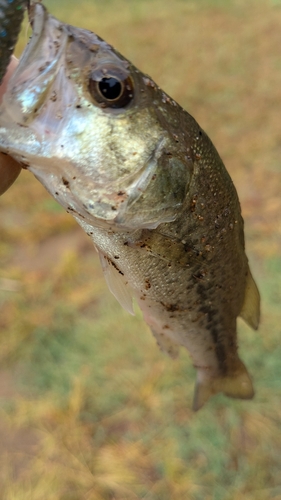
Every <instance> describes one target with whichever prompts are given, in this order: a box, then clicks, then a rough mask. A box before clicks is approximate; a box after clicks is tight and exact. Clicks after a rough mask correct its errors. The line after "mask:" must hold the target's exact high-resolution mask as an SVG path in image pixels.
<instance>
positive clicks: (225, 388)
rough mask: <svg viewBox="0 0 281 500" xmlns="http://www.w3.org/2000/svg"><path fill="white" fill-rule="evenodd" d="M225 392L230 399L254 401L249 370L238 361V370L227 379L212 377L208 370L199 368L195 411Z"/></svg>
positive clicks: (194, 403)
mask: <svg viewBox="0 0 281 500" xmlns="http://www.w3.org/2000/svg"><path fill="white" fill-rule="evenodd" d="M219 392H223V393H224V394H225V395H226V396H228V397H230V398H237V399H252V398H253V396H254V388H253V384H252V381H251V379H250V376H249V374H248V371H247V368H246V367H245V365H244V364H243V363H242V361H240V359H238V360H237V369H236V370H235V372H234V374H233V375H228V376H226V377H210V374H209V372H208V371H207V370H206V369H203V368H199V369H198V371H197V380H196V386H195V392H194V398H193V410H194V411H197V410H199V409H200V408H202V406H203V405H204V404H205V403H206V401H208V399H209V398H210V397H211V396H213V395H214V394H217V393H219Z"/></svg>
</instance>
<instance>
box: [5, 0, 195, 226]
mask: <svg viewBox="0 0 281 500" xmlns="http://www.w3.org/2000/svg"><path fill="white" fill-rule="evenodd" d="M177 106H178V105H176V103H174V101H171V100H170V99H169V98H168V97H167V96H166V95H165V94H164V93H163V92H162V91H161V89H159V88H158V87H157V86H156V85H155V84H154V82H153V81H152V80H151V79H150V78H149V77H147V76H146V75H144V74H143V73H141V72H140V71H138V70H137V69H136V68H135V67H134V66H133V65H132V64H131V63H130V62H129V61H128V60H127V59H125V58H124V57H123V56H121V55H120V54H119V53H118V52H116V51H115V50H114V49H113V48H112V47H111V46H110V45H109V44H108V43H106V42H105V41H103V40H102V39H101V38H99V37H98V36H97V35H96V34H94V33H92V32H90V31H87V30H84V29H80V28H76V27H73V26H70V25H67V24H65V23H62V22H60V21H59V20H57V19H56V18H55V17H53V16H51V15H50V14H49V13H48V12H47V10H46V9H45V8H44V7H43V6H42V5H41V4H35V6H34V16H33V34H32V37H31V40H30V42H29V44H28V46H27V48H26V49H25V51H24V53H23V55H22V57H21V59H20V62H19V65H18V67H17V69H16V71H15V73H14V75H13V77H12V78H11V80H10V83H9V86H8V89H7V92H6V94H5V96H4V100H3V103H2V105H1V108H0V149H1V150H2V151H5V152H8V153H9V154H10V155H11V156H13V157H14V158H15V159H16V160H17V161H19V162H20V163H21V164H22V166H23V167H25V168H27V169H29V170H31V171H32V172H33V173H34V175H35V176H36V177H37V178H38V179H39V180H40V182H41V183H42V184H43V185H44V186H45V187H46V188H47V190H48V191H49V192H50V193H51V194H52V195H53V196H54V197H55V198H56V199H57V201H58V202H59V203H60V204H61V205H63V206H64V207H65V208H66V209H67V210H68V211H70V212H72V214H73V215H74V216H76V218H77V217H78V218H83V219H86V221H87V222H88V223H91V224H93V225H95V224H96V225H110V227H114V228H116V229H118V228H121V229H128V230H132V229H139V228H155V227H157V226H158V225H159V224H160V223H162V222H170V221H173V220H175V218H176V216H177V214H178V213H179V210H180V208H181V207H182V205H183V203H184V199H185V196H186V192H187V190H188V186H189V183H190V181H191V177H192V173H193V164H192V162H190V161H188V160H187V161H186V158H189V157H188V156H186V149H185V147H182V146H179V145H178V143H179V141H178V139H177V138H176V135H175V134H174V133H173V129H178V125H179V123H178V121H179V118H178V114H177V112H178V109H177Z"/></svg>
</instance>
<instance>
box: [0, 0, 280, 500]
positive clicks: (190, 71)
mask: <svg viewBox="0 0 281 500" xmlns="http://www.w3.org/2000/svg"><path fill="white" fill-rule="evenodd" d="M45 3H46V5H47V6H48V7H49V9H50V10H51V11H52V12H53V13H54V14H55V15H57V16H59V17H60V18H61V19H63V20H64V21H66V22H69V23H72V24H76V25H79V26H83V27H86V28H89V29H92V30H94V31H96V32H97V33H98V34H99V35H100V36H102V37H104V38H105V39H106V40H107V41H108V42H110V43H112V44H113V45H114V46H115V47H116V48H118V50H119V51H120V52H121V53H123V54H124V55H125V56H126V57H127V58H128V59H130V60H132V61H133V62H134V64H135V65H136V66H138V67H139V68H140V69H141V70H142V71H144V72H146V73H148V74H150V75H151V76H152V77H153V78H154V80H156V81H157V83H159V85H160V86H161V87H162V88H163V89H164V90H165V91H166V92H167V93H168V94H170V95H172V96H173V98H175V99H176V100H177V101H178V102H179V103H180V104H181V105H183V106H184V107H185V108H186V109H187V110H188V111H189V112H190V113H191V114H192V115H193V116H194V117H195V118H196V120H197V121H198V122H199V123H200V125H201V126H202V128H203V129H204V130H205V131H206V132H207V133H208V134H209V135H210V137H211V139H212V140H213V142H214V143H215V145H216V147H217V149H218V150H219V152H220V154H221V156H222V158H223V160H224V162H225V164H226V166H227V168H228V170H229V172H230V174H231V176H232V178H233V181H234V183H235V185H236V188H237V190H238V193H239V197H240V201H241V205H242V212H243V216H244V220H245V236H246V247H247V254H248V257H249V260H250V264H251V268H252V272H253V275H254V277H255V279H256V281H257V283H258V286H259V288H260V291H261V296H262V319H261V325H260V329H259V330H258V332H254V331H252V330H250V329H249V328H248V327H247V326H246V325H244V324H243V322H242V321H240V320H239V321H238V333H239V348H240V353H241V357H242V359H243V360H244V361H245V363H246V365H247V367H248V369H249V371H250V373H251V375H252V377H253V380H254V385H255V390H256V396H255V398H254V399H253V401H250V402H249V401H247V402H242V401H234V400H230V399H227V398H225V397H223V396H217V397H215V398H213V399H212V400H211V401H209V402H208V404H207V405H206V406H205V407H204V408H203V409H202V410H201V411H200V412H198V413H196V414H194V413H192V411H191V401H192V393H193V386H194V380H195V371H194V369H193V367H192V365H191V362H190V359H189V356H188V354H187V353H186V352H184V351H183V352H182V353H181V356H180V359H179V360H178V361H172V360H170V359H168V358H167V357H165V355H163V353H161V352H160V351H159V350H158V349H157V346H156V345H155V341H154V339H153V338H152V336H151V334H150V332H149V329H148V327H147V326H146V325H145V324H144V322H143V320H142V317H141V313H140V312H139V311H137V314H136V316H135V317H131V316H130V315H128V314H127V313H126V312H125V311H123V310H122V309H121V307H120V306H119V304H118V303H117V302H116V301H115V299H114V298H113V297H112V296H111V295H110V293H109V292H108V290H107V288H106V285H105V282H104V279H103V276H102V273H101V270H100V266H99V262H98V258H97V255H96V254H95V251H94V249H93V246H92V244H91V241H90V239H89V238H88V237H87V236H86V235H85V234H84V233H83V232H82V230H80V229H79V228H78V227H77V226H76V224H75V221H74V220H72V219H71V217H70V215H67V214H66V213H64V211H63V210H62V209H61V208H60V207H59V206H58V205H57V204H56V203H55V201H53V200H52V199H51V198H50V196H49V195H48V194H47V193H46V192H45V191H44V189H43V187H41V185H40V184H39V183H38V182H37V181H36V180H35V179H33V178H32V175H31V174H29V173H28V172H23V174H22V175H21V176H20V177H19V179H18V180H17V182H16V183H15V185H14V186H13V187H12V188H11V189H10V190H9V191H8V192H7V193H6V194H5V195H4V196H2V197H1V199H0V213H1V218H0V234H1V238H0V263H1V266H0V332H1V335H0V361H1V369H0V481H1V495H0V497H1V500H2V499H3V500H113V499H115V500H134V499H145V500H160V499H161V500H170V499H177V500H186V499H191V500H201V499H203V498H204V500H205V499H206V500H242V499H243V500H245V499H246V500H267V499H274V500H281V479H280V468H281V454H280V452H281V362H280V359H281V346H280V333H281V326H280V325H281V309H280V301H281V285H280V283H281V281H280V272H281V215H280V214H281V197H280V186H281V160H280V156H281V132H280V109H281V53H280V52H281V51H280V25H281V2H278V1H273V0H272V1H270V0H259V2H257V1H254V0H252V1H251V0H249V1H248V2H243V1H242V0H233V1H232V0H229V1H227V2H226V1H224V2H223V1H219V0H217V1H215V0H213V1H211V0H209V1H208V0H202V1H201V2H198V1H197V2H196V1H195V0H194V1H191V0H190V1H189V0H186V1H180V0H174V1H173V2H168V1H161V2H160V0H151V1H147V0H138V1H137V0H131V1H130V2H129V1H125V0H124V1H121V0H120V1H119V0H107V1H104V2H98V1H96V2H94V1H93V2H87V1H81V2H76V1H74V0H61V1H60V2H57V1H55V0H49V1H48V2H47V1H46V2H45ZM25 41H26V35H25V28H24V29H23V33H22V37H21V40H20V43H19V46H18V49H17V51H18V53H20V51H21V49H22V47H23V46H24V44H25Z"/></svg>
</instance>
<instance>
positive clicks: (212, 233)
mask: <svg viewBox="0 0 281 500" xmlns="http://www.w3.org/2000/svg"><path fill="white" fill-rule="evenodd" d="M0 148H1V149H2V150H3V151H5V152H6V153H8V154H10V155H12V156H13V157H14V158H15V159H16V160H17V161H18V162H20V163H21V164H22V166H23V167H25V168H27V169H29V170H30V171H32V172H33V173H34V175H35V176H36V177H37V179H39V181H40V182H41V183H42V184H43V185H44V186H45V187H46V188H47V190H48V191H49V192H50V193H51V194H52V195H53V196H54V197H55V199H56V200H57V201H58V202H59V203H60V204H61V205H62V206H64V207H65V209H66V210H67V211H68V212H70V213H71V214H72V215H73V216H74V217H75V219H76V220H77V222H78V223H79V224H80V225H81V226H82V228H83V229H84V230H85V231H86V232H87V233H88V234H89V236H90V237H91V238H92V239H93V242H94V244H95V247H96V249H97V251H98V253H99V256H100V260H101V264H102V268H103V271H104V274H105V278H106V281H107V283H108V286H109V288H110V290H111V291H112V292H113V294H114V295H115V296H116V298H117V299H118V300H119V302H120V303H121V304H122V305H123V307H125V309H127V310H128V311H129V312H131V313H132V312H133V306H132V297H135V298H136V300H137V302H138V304H139V306H140V308H141V309H142V311H143V314H144V319H145V321H146V322H147V323H148V325H149V326H150V327H151V330H152V333H153V335H154V336H155V338H156V340H157V342H158V344H159V346H160V348H161V349H163V350H164V351H166V352H167V353H168V354H170V355H171V356H172V357H176V355H177V353H178V348H179V347H180V346H184V347H185V348H187V349H188V351H189V352H190V354H191V357H192V361H193V364H194V366H195V367H196V369H197V382H196V389H195V396H194V402H193V408H194V409H195V410H197V409H199V408H200V407H201V406H202V405H203V404H204V403H205V401H207V399H208V398H209V397H210V396H211V395H212V394H215V393H217V392H223V393H225V394H226V395H228V396H231V397H237V398H245V399H247V398H251V397H253V394H254V391H253V386H252V382H251V379H250V377H249V375H248V372H247V370H246V368H245V366H244V364H243V363H242V361H241V360H240V359H239V356H238V354H237V332H236V318H237V316H239V315H240V316H242V317H243V318H244V319H245V320H246V322H247V323H248V324H249V325H250V326H252V327H253V328H255V329H256V328H257V327H258V322H259V293H258V290H257V287H256V285H255V282H254V280H253V278H252V276H251V272H250V269H249V265H248V260H247V257H246V254H245V249H244V233H243V219H242V216H241V210H240V205H239V200H238V197H237V193H236V190H235V187H234V185H233V183H232V181H231V178H230V176H229V174H228V173H227V171H226V169H225V167H224V165H223V162H222V160H221V159H220V157H219V154H218V153H217V151H216V149H215V147H214V145H213V144H212V142H211V140H210V139H209V138H208V136H207V135H206V134H205V132H204V131H203V130H202V129H201V127H200V126H199V125H198V124H197V122H196V121H195V119H194V118H193V117H192V116H191V115H189V114H188V113H187V112H186V111H184V110H183V109H182V108H181V107H180V106H179V105H178V104H177V103H176V102H175V101H174V100H173V99H171V98H170V97H169V96H167V95H166V94H165V93H164V92H163V91H162V90H161V89H160V88H159V87H158V86H157V85H156V84H155V83H154V82H153V80H152V79H151V78H150V77H148V76H147V75H144V74H143V73H142V72H140V71H139V70H138V69H137V68H135V67H134V66H133V65H132V64H131V63H130V62H129V61H127V60H126V59H125V58H124V57H123V56H121V55H120V54H119V53H118V52H116V51H115V50H114V49H113V48H112V47H111V46H110V45H108V44H107V43H106V42H105V41H103V40H101V39H100V38H99V37H98V36H97V35H95V34H94V33H92V32H89V31H86V30H83V29H79V28H75V27H73V26H70V25H66V24H64V23H62V22H60V21H58V20H57V19H55V18H54V17H52V16H50V15H49V14H48V12H47V11H46V10H45V9H44V7H43V6H42V5H39V4H36V6H35V8H34V25H33V36H32V39H31V41H30V43H29V46H28V47H27V48H26V50H25V52H24V53H23V55H22V57H21V60H20V63H19V66H18V68H17V70H16V72H15V74H14V76H13V78H12V79H11V82H10V85H9V88H8V91H7V92H6V95H5V99H4V102H3V104H2V106H1V108H0Z"/></svg>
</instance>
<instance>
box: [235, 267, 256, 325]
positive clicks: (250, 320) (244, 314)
mask: <svg viewBox="0 0 281 500" xmlns="http://www.w3.org/2000/svg"><path fill="white" fill-rule="evenodd" d="M239 316H241V318H243V319H244V321H246V323H247V324H248V325H249V326H251V327H252V328H253V329H254V330H257V328H258V326H259V321H260V294H259V291H258V288H257V285H256V283H255V281H254V278H253V276H252V274H251V271H250V268H249V267H248V274H247V279H246V288H245V298H244V303H243V306H242V309H241V312H240V315H239Z"/></svg>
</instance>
